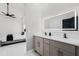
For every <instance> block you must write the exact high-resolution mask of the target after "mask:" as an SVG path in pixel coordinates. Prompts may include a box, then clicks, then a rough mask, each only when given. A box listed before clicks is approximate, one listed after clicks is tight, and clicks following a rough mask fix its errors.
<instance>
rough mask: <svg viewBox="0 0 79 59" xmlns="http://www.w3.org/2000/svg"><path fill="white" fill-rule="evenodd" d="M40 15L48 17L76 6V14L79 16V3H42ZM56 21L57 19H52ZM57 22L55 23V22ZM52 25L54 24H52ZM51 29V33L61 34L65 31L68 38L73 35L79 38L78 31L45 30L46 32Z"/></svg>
mask: <svg viewBox="0 0 79 59" xmlns="http://www.w3.org/2000/svg"><path fill="white" fill-rule="evenodd" d="M41 7H42V16H41V18H42V19H43V18H45V17H50V16H55V15H57V14H61V13H64V12H67V11H69V10H72V9H74V8H77V11H78V16H79V4H78V3H63V4H60V3H56V4H55V3H54V4H53V3H51V4H42V6H41ZM54 21H57V20H54ZM56 24H57V23H56ZM53 26H54V25H53ZM49 31H51V32H52V35H57V34H58V35H61V34H62V35H63V33H67V36H68V38H71V37H75V38H79V36H78V35H79V31H57V30H56V31H52V30H47V32H49Z"/></svg>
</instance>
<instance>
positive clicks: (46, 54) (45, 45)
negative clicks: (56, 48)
mask: <svg viewBox="0 0 79 59" xmlns="http://www.w3.org/2000/svg"><path fill="white" fill-rule="evenodd" d="M44 56H49V44H47V43H44Z"/></svg>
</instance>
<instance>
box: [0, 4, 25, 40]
mask: <svg viewBox="0 0 79 59" xmlns="http://www.w3.org/2000/svg"><path fill="white" fill-rule="evenodd" d="M9 7H10V14H15V17H16V18H11V17H7V16H5V15H3V14H2V13H1V12H2V11H3V12H5V13H6V4H5V3H0V40H2V41H6V35H7V34H13V36H14V39H17V38H19V37H20V34H21V31H22V20H23V19H22V17H23V16H24V15H23V13H24V9H23V8H24V4H17V3H16V4H15V3H14V4H13V3H10V6H9Z"/></svg>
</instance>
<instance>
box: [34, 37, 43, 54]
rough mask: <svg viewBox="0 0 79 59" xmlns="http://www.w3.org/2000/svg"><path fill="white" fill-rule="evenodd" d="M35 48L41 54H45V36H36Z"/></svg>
mask: <svg viewBox="0 0 79 59" xmlns="http://www.w3.org/2000/svg"><path fill="white" fill-rule="evenodd" d="M34 43H35V50H36V51H37V52H38V53H39V54H40V55H43V38H41V37H35V42H34Z"/></svg>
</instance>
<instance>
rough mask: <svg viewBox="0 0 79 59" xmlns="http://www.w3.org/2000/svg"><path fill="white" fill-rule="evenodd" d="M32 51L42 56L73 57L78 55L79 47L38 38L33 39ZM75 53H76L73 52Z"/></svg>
mask: <svg viewBox="0 0 79 59" xmlns="http://www.w3.org/2000/svg"><path fill="white" fill-rule="evenodd" d="M33 45H34V50H35V51H37V52H38V53H39V54H40V55H43V56H75V55H79V47H77V48H76V50H75V46H74V45H71V44H67V43H64V42H60V41H55V40H50V39H47V38H42V37H39V36H35V37H34V44H33ZM75 51H76V52H75Z"/></svg>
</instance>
